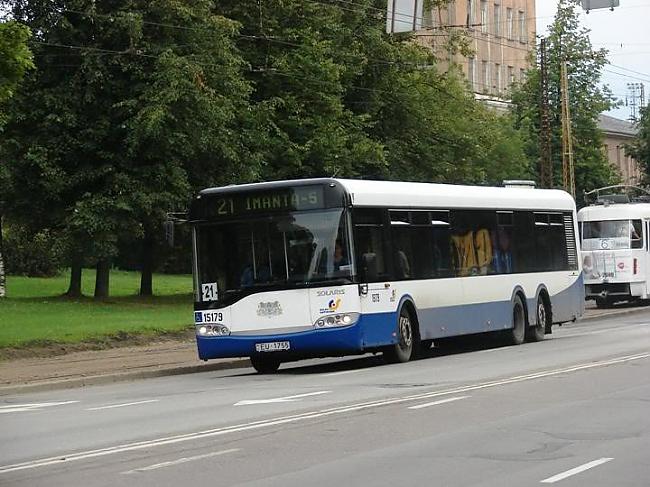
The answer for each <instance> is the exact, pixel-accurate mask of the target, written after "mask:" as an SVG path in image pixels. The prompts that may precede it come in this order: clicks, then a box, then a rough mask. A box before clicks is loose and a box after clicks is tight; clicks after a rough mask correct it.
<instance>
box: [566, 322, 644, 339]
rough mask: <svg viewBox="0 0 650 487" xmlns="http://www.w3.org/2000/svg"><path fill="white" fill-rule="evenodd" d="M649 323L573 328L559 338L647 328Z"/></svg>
mask: <svg viewBox="0 0 650 487" xmlns="http://www.w3.org/2000/svg"><path fill="white" fill-rule="evenodd" d="M648 325H650V323H636V324H634V325H625V326H617V327H614V328H601V329H600V330H592V331H583V332H579V331H578V330H575V333H567V334H565V335H561V338H564V337H581V336H587V335H600V334H602V333H609V332H612V331H621V332H624V331H630V330H631V329H634V328H647V327H648Z"/></svg>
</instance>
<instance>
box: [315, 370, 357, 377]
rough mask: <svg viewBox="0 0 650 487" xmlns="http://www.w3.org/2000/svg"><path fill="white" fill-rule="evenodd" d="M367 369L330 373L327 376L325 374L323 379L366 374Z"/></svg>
mask: <svg viewBox="0 0 650 487" xmlns="http://www.w3.org/2000/svg"><path fill="white" fill-rule="evenodd" d="M365 370H367V369H354V370H341V371H340V372H328V373H327V374H323V377H334V376H337V375H347V374H356V373H359V372H364V371H365Z"/></svg>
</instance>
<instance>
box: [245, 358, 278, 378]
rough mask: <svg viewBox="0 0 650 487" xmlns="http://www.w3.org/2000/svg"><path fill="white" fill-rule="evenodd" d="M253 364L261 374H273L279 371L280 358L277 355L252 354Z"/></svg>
mask: <svg viewBox="0 0 650 487" xmlns="http://www.w3.org/2000/svg"><path fill="white" fill-rule="evenodd" d="M250 359H251V364H252V365H253V368H254V369H255V370H256V371H257V372H258V373H259V374H273V373H275V372H277V371H278V369H279V368H280V364H281V363H282V362H281V361H280V359H277V358H275V357H264V356H261V355H251V357H250Z"/></svg>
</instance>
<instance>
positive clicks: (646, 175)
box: [625, 106, 650, 185]
mask: <svg viewBox="0 0 650 487" xmlns="http://www.w3.org/2000/svg"><path fill="white" fill-rule="evenodd" d="M636 127H637V129H638V132H637V134H636V136H635V137H634V139H633V140H632V142H631V143H630V144H629V145H627V146H626V147H625V153H626V154H627V155H629V156H631V157H633V158H634V159H636V161H637V162H638V163H639V165H640V166H641V168H642V170H643V177H642V179H641V182H642V183H643V184H645V185H650V107H647V106H646V107H643V108H641V117H640V118H639V121H638V122H637V124H636Z"/></svg>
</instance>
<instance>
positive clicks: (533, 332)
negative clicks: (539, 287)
mask: <svg viewBox="0 0 650 487" xmlns="http://www.w3.org/2000/svg"><path fill="white" fill-rule="evenodd" d="M551 320H552V318H551V310H550V306H549V304H548V300H547V299H546V296H545V295H543V294H540V295H539V296H538V297H537V306H536V307H535V323H532V324H531V325H530V326H528V327H527V328H526V340H527V341H529V342H541V341H542V340H544V335H546V330H547V328H549V327H550V326H551V323H552V321H551Z"/></svg>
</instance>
